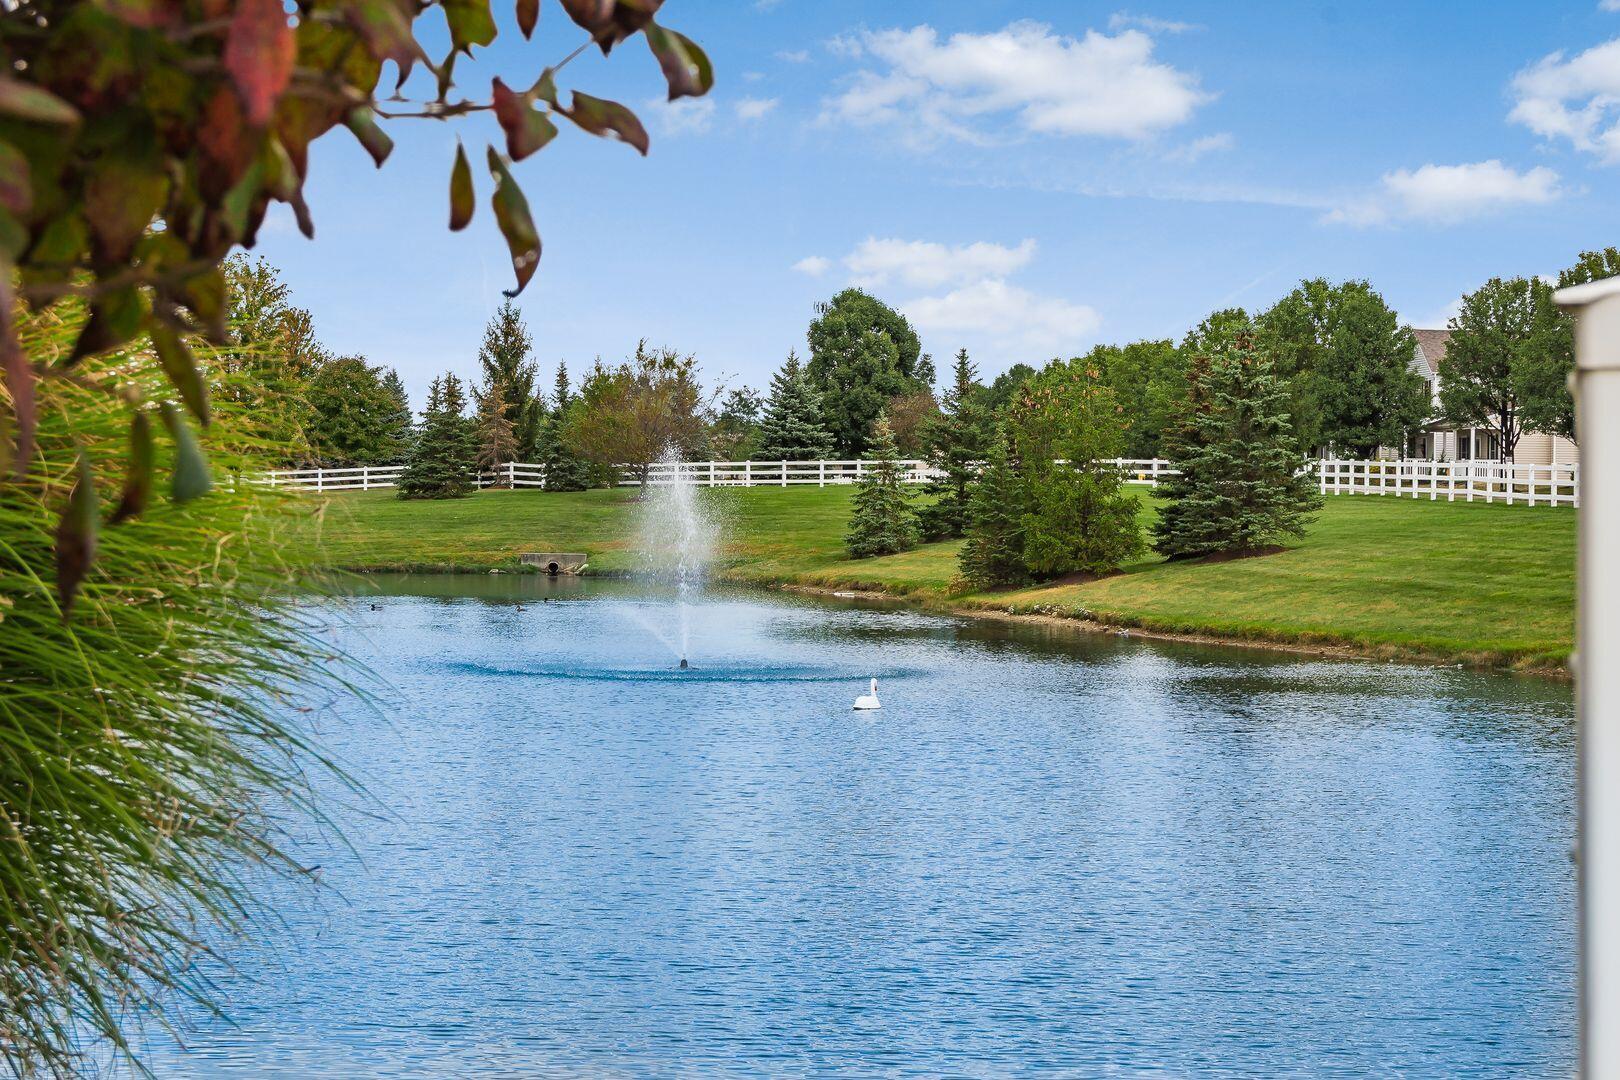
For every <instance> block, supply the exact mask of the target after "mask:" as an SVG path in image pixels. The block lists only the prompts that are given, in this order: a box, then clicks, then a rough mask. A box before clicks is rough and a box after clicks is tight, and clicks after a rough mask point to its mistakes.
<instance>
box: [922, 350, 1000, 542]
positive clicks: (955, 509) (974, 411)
mask: <svg viewBox="0 0 1620 1080" xmlns="http://www.w3.org/2000/svg"><path fill="white" fill-rule="evenodd" d="M952 374H953V376H954V378H953V380H952V382H951V385H950V388H949V389H947V390H946V391H945V401H944V403H943V408H942V410H941V414H940V416H939V418H938V419H937V420H935V421H934V422H933V423H932V424H931V425H929V431H928V443H929V454H928V459H929V463H930V464H931V465H932V466H933V467H934V470H935V471H936V473H937V474H938V476H937V477H936V478H935V479H933V480H930V481H929V482H928V485H927V486H926V487H925V488H923V491H924V492H926V493H927V494H930V495H933V496H934V501H933V502H932V503H931V504H929V505H927V506H924V507H923V508H922V509H921V510H919V511H918V512H917V522H918V525H919V526H921V528H922V535H923V539H925V540H954V539H956V538H957V537H959V536H961V535H962V534H963V532H964V531H965V530H966V529H967V524H968V501H969V500H968V489H969V488H970V487H971V486H972V484H973V476H974V472H975V470H976V469H977V467H978V464H979V462H981V461H982V460H984V455H985V448H986V446H987V445H988V444H989V441H990V440H989V420H988V418H987V417H986V416H985V414H984V409H983V406H982V405H981V404H980V398H981V397H982V396H983V395H984V387H983V386H981V385H980V384H979V381H978V378H977V376H978V372H977V371H976V370H975V369H974V367H973V363H972V361H970V360H969V359H968V354H967V350H966V349H960V350H958V351H957V354H956V363H955V365H954V366H953V368H952Z"/></svg>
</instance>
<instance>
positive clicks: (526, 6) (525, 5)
mask: <svg viewBox="0 0 1620 1080" xmlns="http://www.w3.org/2000/svg"><path fill="white" fill-rule="evenodd" d="M517 21H518V29H519V30H521V31H522V32H523V38H524V40H525V41H527V40H528V39H529V38H531V37H533V36H534V27H535V24H536V23H538V22H539V21H540V0H517Z"/></svg>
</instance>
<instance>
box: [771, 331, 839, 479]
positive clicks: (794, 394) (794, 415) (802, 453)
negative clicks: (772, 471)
mask: <svg viewBox="0 0 1620 1080" xmlns="http://www.w3.org/2000/svg"><path fill="white" fill-rule="evenodd" d="M832 452H833V448H832V435H831V434H830V433H829V432H828V431H827V429H826V427H825V426H824V425H823V424H822V422H821V396H820V395H819V394H818V393H817V392H816V388H815V387H814V386H813V385H812V384H811V382H810V376H809V374H808V373H807V372H806V371H805V370H804V368H803V367H801V366H800V364H799V358H798V357H797V356H796V355H794V354H793V353H791V352H790V353H788V356H787V361H786V362H785V363H784V364H783V365H782V369H781V370H780V371H778V372H777V373H776V374H775V375H772V376H771V393H770V397H769V398H767V399H766V401H765V415H764V417H763V418H762V419H761V420H760V423H759V458H760V460H762V461H817V460H820V459H822V458H826V457H830V456H832Z"/></svg>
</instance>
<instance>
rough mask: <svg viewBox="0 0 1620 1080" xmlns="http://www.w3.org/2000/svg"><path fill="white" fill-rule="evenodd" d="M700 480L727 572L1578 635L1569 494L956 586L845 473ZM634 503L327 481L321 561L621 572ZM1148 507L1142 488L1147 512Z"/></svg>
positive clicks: (1380, 624) (1436, 654) (1232, 621)
mask: <svg viewBox="0 0 1620 1080" xmlns="http://www.w3.org/2000/svg"><path fill="white" fill-rule="evenodd" d="M701 494H702V496H703V498H704V499H705V500H706V501H707V502H708V503H709V504H710V505H711V506H712V507H713V508H714V509H715V511H716V512H717V513H718V514H719V515H720V516H721V518H722V520H723V521H724V522H725V547H724V550H723V552H722V554H721V557H720V563H721V566H720V569H719V573H720V576H722V577H725V578H728V579H730V580H734V581H744V582H753V583H759V584H772V585H806V586H819V587H831V588H862V589H872V590H879V591H883V592H889V593H897V594H904V595H908V596H912V597H915V598H917V599H919V600H923V601H927V602H930V603H939V604H947V605H949V606H952V607H958V608H976V607H986V608H996V609H1002V610H1007V611H1012V612H1026V613H1043V614H1057V615H1064V616H1070V617H1081V618H1086V617H1089V618H1092V619H1095V620H1097V621H1101V622H1106V623H1110V624H1115V625H1121V626H1130V627H1139V628H1142V629H1147V630H1154V631H1161V632H1170V633H1189V634H1201V635H1211V636H1217V637H1223V638H1232V639H1245V640H1265V641H1273V642H1279V643H1294V644H1298V643H1308V644H1324V645H1342V646H1348V647H1350V648H1353V649H1357V650H1360V651H1364V652H1368V653H1371V654H1374V655H1387V656H1399V657H1413V658H1433V659H1450V660H1459V661H1465V662H1469V663H1476V664H1487V665H1503V666H1514V667H1524V668H1556V667H1561V666H1562V665H1563V664H1564V662H1565V661H1566V659H1567V657H1568V654H1569V649H1570V643H1571V633H1572V620H1573V617H1574V588H1575V584H1574V582H1575V512H1574V511H1571V510H1568V509H1560V508H1548V507H1523V506H1511V507H1510V506H1501V505H1490V506H1488V505H1485V504H1483V503H1472V504H1470V503H1449V504H1448V503H1445V502H1434V503H1431V502H1427V501H1421V502H1414V501H1412V500H1403V499H1396V498H1392V497H1391V498H1376V497H1369V496H1348V495H1347V496H1337V497H1331V498H1329V499H1328V502H1327V506H1326V507H1325V508H1324V510H1323V511H1322V513H1321V515H1320V517H1319V518H1318V520H1317V522H1316V523H1315V524H1314V525H1313V526H1312V527H1311V529H1310V532H1309V535H1308V536H1307V537H1306V538H1305V539H1304V540H1303V541H1301V542H1300V543H1298V544H1297V545H1295V546H1294V547H1293V548H1291V549H1290V550H1288V551H1285V552H1282V553H1280V554H1276V555H1268V556H1264V557H1260V558H1252V559H1240V560H1234V561H1229V562H1216V563H1196V562H1195V563H1165V562H1163V561H1161V560H1159V559H1157V558H1154V557H1148V558H1144V559H1142V560H1141V561H1139V562H1137V563H1134V564H1132V565H1131V566H1129V567H1127V568H1126V572H1125V573H1123V574H1119V575H1117V576H1114V577H1109V578H1105V579H1103V580H1099V581H1088V582H1079V583H1069V584H1056V585H1049V586H1045V587H1041V588H1032V589H1022V590H1018V591H1015V592H1004V593H977V594H962V593H958V592H956V591H954V590H953V588H952V579H953V578H954V577H955V574H956V545H955V544H933V545H928V546H926V547H922V548H919V549H918V550H916V551H912V552H907V553H906V554H904V555H897V556H891V557H888V558H880V559H865V560H860V561H851V560H850V559H848V558H846V557H845V556H844V553H843V546H842V537H843V530H844V524H845V520H846V517H847V514H848V505H849V489H847V488H826V489H819V488H787V489H778V488H752V489H719V490H714V491H704V492H702V493H701ZM636 509H637V504H636V501H635V495H634V493H633V492H631V491H589V492H580V493H578V494H548V493H541V492H533V491H502V492H484V493H482V494H479V495H476V496H473V497H471V498H467V499H460V500H451V501H447V502H404V501H401V500H399V499H396V498H394V497H393V496H392V494H391V493H387V492H372V493H368V494H356V495H345V496H330V497H328V498H327V500H326V502H325V504H324V507H323V510H322V514H321V527H320V529H319V537H318V539H317V540H316V542H317V543H318V544H319V545H320V549H321V551H322V554H323V558H324V560H325V561H327V562H329V563H330V564H332V565H334V566H338V567H343V568H347V569H354V570H406V569H414V570H430V569H475V570H482V569H489V568H492V567H506V566H511V565H514V564H515V563H516V561H517V555H518V553H519V552H523V551H548V550H549V551H585V552H588V553H589V554H590V556H591V565H592V568H593V569H595V570H598V571H605V572H611V571H623V570H631V569H634V568H635V564H636V557H635V541H634V536H635V532H636V528H635V514H636ZM1153 513H1155V501H1154V500H1153V499H1152V498H1150V497H1147V496H1146V495H1145V494H1144V497H1143V499H1142V514H1143V517H1144V520H1147V519H1149V518H1150V517H1151V516H1152V515H1153Z"/></svg>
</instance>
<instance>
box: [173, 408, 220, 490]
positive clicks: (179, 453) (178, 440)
mask: <svg viewBox="0 0 1620 1080" xmlns="http://www.w3.org/2000/svg"><path fill="white" fill-rule="evenodd" d="M163 426H164V427H166V428H168V429H169V437H170V438H172V439H173V440H174V449H175V458H174V476H173V478H172V479H171V482H170V494H172V495H173V497H174V501H175V502H180V503H183V502H190V501H191V500H192V499H195V498H198V497H199V496H202V495H206V494H208V492H209V490H210V489H211V488H213V486H214V479H213V477H211V476H209V475H208V461H207V459H206V458H204V457H203V452H202V447H200V446H198V445H197V436H195V435H193V434H192V432H191V427H190V426H189V425H188V424H187V423H186V418H185V417H183V416H181V415H180V410H179V409H176V408H175V407H174V406H173V405H172V404H170V403H169V402H167V401H165V402H164V403H163Z"/></svg>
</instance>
